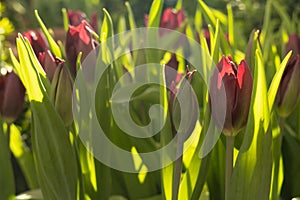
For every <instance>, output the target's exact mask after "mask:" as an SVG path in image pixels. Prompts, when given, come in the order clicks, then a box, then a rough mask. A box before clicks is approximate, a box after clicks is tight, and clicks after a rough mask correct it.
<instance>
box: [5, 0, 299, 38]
mask: <svg viewBox="0 0 300 200" xmlns="http://www.w3.org/2000/svg"><path fill="white" fill-rule="evenodd" d="M1 1H2V2H4V4H5V5H6V11H5V13H4V15H5V16H7V17H8V18H9V19H11V21H12V22H13V24H14V25H15V28H16V30H21V31H22V30H25V29H28V28H34V27H37V22H36V20H35V18H34V15H33V11H34V9H38V10H39V13H40V15H41V17H42V18H43V20H44V22H45V23H46V25H47V26H48V27H57V26H62V16H61V8H63V7H65V8H69V9H73V10H77V9H80V10H82V11H84V12H86V13H87V15H88V16H91V14H92V13H93V12H97V13H98V16H99V17H100V18H102V15H103V12H102V8H103V7H105V8H106V9H107V10H108V11H109V12H110V14H111V15H112V18H113V21H114V22H117V21H118V18H119V16H120V15H126V14H127V13H126V8H125V6H124V3H125V1H126V0H52V1H49V0H1ZM204 1H205V2H206V3H207V4H208V5H209V6H210V7H212V8H215V9H217V10H219V11H221V12H223V13H226V5H227V4H228V3H230V4H231V5H232V6H233V11H234V15H235V16H234V17H235V19H236V20H237V22H238V24H239V27H241V30H242V31H241V32H242V33H243V34H244V35H249V33H250V32H251V30H252V29H253V28H254V27H256V28H261V25H262V22H263V16H264V5H265V3H266V0H233V1H230V0H204ZM277 1H278V2H279V3H280V5H282V7H283V8H284V10H286V11H287V13H290V14H292V13H294V14H295V15H298V16H299V13H300V4H299V2H298V0H277ZM129 2H130V4H131V6H132V9H133V12H134V15H135V18H136V22H137V24H138V26H143V25H144V14H146V13H148V12H149V8H150V5H151V3H152V0H129ZM176 3H177V0H165V7H174V6H175V5H176ZM183 7H184V8H185V10H186V11H187V13H188V14H189V17H190V18H192V17H193V16H194V13H195V9H196V7H197V1H191V0H184V1H183ZM274 17H276V16H274ZM291 17H292V16H291ZM278 20H279V17H278ZM245 22H246V23H245ZM278 23H280V22H279V21H278Z"/></svg>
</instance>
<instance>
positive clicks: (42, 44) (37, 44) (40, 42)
mask: <svg viewBox="0 0 300 200" xmlns="http://www.w3.org/2000/svg"><path fill="white" fill-rule="evenodd" d="M23 35H24V37H26V38H27V39H28V41H29V42H30V44H31V46H32V48H33V51H34V53H35V55H36V56H38V55H39V53H40V52H44V51H46V50H47V49H48V46H49V45H48V42H47V40H46V38H45V36H44V34H43V33H42V32H41V31H33V30H29V31H27V32H26V33H24V34H23Z"/></svg>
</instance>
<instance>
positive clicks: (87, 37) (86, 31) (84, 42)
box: [66, 20, 98, 74]
mask: <svg viewBox="0 0 300 200" xmlns="http://www.w3.org/2000/svg"><path fill="white" fill-rule="evenodd" d="M90 28H91V25H90V24H89V23H87V21H85V20H83V21H82V22H81V23H80V24H79V25H78V26H72V25H70V26H69V30H68V33H67V38H66V54H67V60H68V61H69V63H70V67H71V69H72V72H73V73H74V74H75V73H76V61H77V56H78V54H79V53H80V52H82V57H81V61H82V60H84V59H85V58H86V56H87V55H88V54H89V53H90V52H91V51H92V50H94V49H95V47H96V46H97V45H98V42H97V41H96V40H95V39H94V38H93V36H92V34H91V32H90Z"/></svg>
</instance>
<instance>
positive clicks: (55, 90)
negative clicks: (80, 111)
mask: <svg viewBox="0 0 300 200" xmlns="http://www.w3.org/2000/svg"><path fill="white" fill-rule="evenodd" d="M73 82H74V81H73V79H72V77H71V74H70V72H69V70H68V69H67V68H66V66H65V65H64V61H60V62H59V63H58V65H57V69H56V71H55V73H54V76H53V80H52V83H51V93H50V99H51V101H52V103H53V105H54V107H55V109H56V111H57V112H58V113H59V115H60V117H61V118H62V120H63V122H64V124H65V126H70V125H71V124H72V121H73V113H72V92H73Z"/></svg>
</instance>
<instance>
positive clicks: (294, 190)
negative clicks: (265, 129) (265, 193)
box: [281, 134, 300, 199]
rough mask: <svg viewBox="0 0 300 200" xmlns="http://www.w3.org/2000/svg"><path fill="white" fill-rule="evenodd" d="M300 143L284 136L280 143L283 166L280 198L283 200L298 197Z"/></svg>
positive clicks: (299, 185) (299, 194) (291, 137)
mask: <svg viewBox="0 0 300 200" xmlns="http://www.w3.org/2000/svg"><path fill="white" fill-rule="evenodd" d="M299 152H300V143H299V141H298V140H297V139H296V138H295V137H293V136H291V135H290V134H285V135H284V137H283V143H282V157H283V165H284V183H283V186H282V194H281V195H282V197H283V198H284V199H292V198H293V197H297V196H300V191H299V188H300V182H299V181H298V180H299V178H300V171H299V167H300V159H299Z"/></svg>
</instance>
